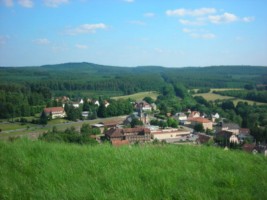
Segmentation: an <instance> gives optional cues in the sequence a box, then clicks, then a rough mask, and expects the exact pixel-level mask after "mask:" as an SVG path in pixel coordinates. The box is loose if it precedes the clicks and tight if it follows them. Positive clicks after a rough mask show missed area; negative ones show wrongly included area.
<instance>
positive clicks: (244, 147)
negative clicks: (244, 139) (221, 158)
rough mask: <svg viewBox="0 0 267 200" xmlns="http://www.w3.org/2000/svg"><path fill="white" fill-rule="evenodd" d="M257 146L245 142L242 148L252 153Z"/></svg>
mask: <svg viewBox="0 0 267 200" xmlns="http://www.w3.org/2000/svg"><path fill="white" fill-rule="evenodd" d="M255 148H256V145H255V144H244V145H243V146H242V150H243V151H246V152H249V153H252V151H253V150H254V149H255Z"/></svg>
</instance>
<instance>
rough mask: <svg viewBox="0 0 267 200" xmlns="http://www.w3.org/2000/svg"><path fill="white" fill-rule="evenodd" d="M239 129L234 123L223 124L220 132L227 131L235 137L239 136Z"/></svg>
mask: <svg viewBox="0 0 267 200" xmlns="http://www.w3.org/2000/svg"><path fill="white" fill-rule="evenodd" d="M239 129H240V126H239V125H238V124H235V123H223V124H222V127H221V130H222V131H229V132H232V133H233V134H236V135H238V134H239Z"/></svg>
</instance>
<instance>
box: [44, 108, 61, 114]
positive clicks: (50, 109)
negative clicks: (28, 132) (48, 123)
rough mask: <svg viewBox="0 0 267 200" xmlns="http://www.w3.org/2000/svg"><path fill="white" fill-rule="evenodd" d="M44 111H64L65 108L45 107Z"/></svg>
mask: <svg viewBox="0 0 267 200" xmlns="http://www.w3.org/2000/svg"><path fill="white" fill-rule="evenodd" d="M44 112H45V113H53V112H64V108H62V107H51V108H45V109H44Z"/></svg>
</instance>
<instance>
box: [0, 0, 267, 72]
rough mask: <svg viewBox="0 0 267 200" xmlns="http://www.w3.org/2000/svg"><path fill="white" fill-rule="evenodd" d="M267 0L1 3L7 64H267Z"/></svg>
mask: <svg viewBox="0 0 267 200" xmlns="http://www.w3.org/2000/svg"><path fill="white" fill-rule="evenodd" d="M266 8H267V1H266V0H166V1H159V0H38V1H37V0H36V1H34V0H0V66H36V65H44V64H57V63H65V62H93V63H98V64H106V65H116V66H141V65H142V66H144V65H157V66H165V67H184V66H210V65H264V66H267V25H266V24H267V23H266V21H267V12H266V11H267V10H266Z"/></svg>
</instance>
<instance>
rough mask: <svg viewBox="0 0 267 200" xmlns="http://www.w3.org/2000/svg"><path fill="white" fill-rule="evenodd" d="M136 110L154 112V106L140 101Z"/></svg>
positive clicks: (136, 104) (136, 105)
mask: <svg viewBox="0 0 267 200" xmlns="http://www.w3.org/2000/svg"><path fill="white" fill-rule="evenodd" d="M135 109H136V110H142V111H152V106H151V105H150V104H149V103H147V102H146V101H138V102H136V103H135Z"/></svg>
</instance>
